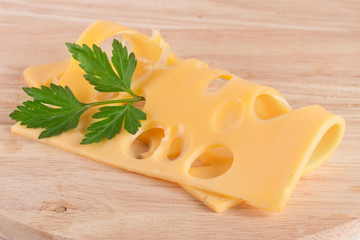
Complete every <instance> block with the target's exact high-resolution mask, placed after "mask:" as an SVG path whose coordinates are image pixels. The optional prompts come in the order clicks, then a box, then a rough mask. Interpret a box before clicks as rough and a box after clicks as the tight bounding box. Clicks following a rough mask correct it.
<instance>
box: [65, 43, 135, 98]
mask: <svg viewBox="0 0 360 240" xmlns="http://www.w3.org/2000/svg"><path fill="white" fill-rule="evenodd" d="M66 46H67V48H68V49H69V51H70V52H71V53H72V54H73V58H74V59H76V60H77V61H79V62H80V64H79V66H80V67H81V68H82V69H84V71H85V72H86V74H84V78H85V79H86V80H88V81H89V83H90V84H92V85H94V86H95V89H96V90H98V91H100V92H127V93H129V94H130V95H132V96H134V97H135V96H137V95H136V94H135V93H133V92H132V91H131V89H130V84H131V78H132V75H133V73H134V71H135V68H136V64H137V61H136V59H135V55H134V53H131V54H130V55H129V56H128V51H127V48H126V47H125V46H123V45H122V44H121V43H120V42H119V41H118V40H116V39H114V41H113V44H112V47H113V50H112V53H113V56H112V63H113V65H114V67H115V69H116V72H117V73H118V74H116V73H115V71H114V70H113V67H112V66H111V64H110V62H109V59H108V57H107V55H106V53H105V52H103V51H102V50H101V48H100V47H98V46H96V45H95V44H94V45H93V48H92V50H91V49H90V48H89V47H88V46H87V45H85V44H84V45H83V46H82V47H81V46H79V45H77V44H75V43H66Z"/></svg>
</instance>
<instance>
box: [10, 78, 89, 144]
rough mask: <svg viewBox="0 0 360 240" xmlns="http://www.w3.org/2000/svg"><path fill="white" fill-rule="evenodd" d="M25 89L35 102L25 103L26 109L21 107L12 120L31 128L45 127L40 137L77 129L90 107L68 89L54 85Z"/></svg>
mask: <svg viewBox="0 0 360 240" xmlns="http://www.w3.org/2000/svg"><path fill="white" fill-rule="evenodd" d="M23 90H24V91H25V92H26V93H27V95H29V96H30V97H33V98H34V101H25V102H23V106H18V107H17V108H18V110H15V111H13V112H12V113H11V114H10V117H11V118H12V119H14V120H16V121H19V122H21V123H20V124H21V125H26V126H27V127H28V128H45V129H46V130H44V131H43V132H41V134H40V136H39V138H48V137H52V136H57V135H59V134H61V133H62V132H65V131H68V130H70V129H73V128H76V127H77V125H78V123H79V119H80V116H81V114H83V113H84V112H85V111H86V110H87V109H88V108H89V107H90V106H88V105H86V104H84V103H81V102H79V101H78V100H77V99H76V98H75V96H74V95H73V93H72V92H71V90H70V88H68V87H65V88H64V87H62V86H57V85H55V84H51V85H50V87H46V86H41V89H39V88H23ZM45 104H49V105H45ZM51 106H52V107H51Z"/></svg>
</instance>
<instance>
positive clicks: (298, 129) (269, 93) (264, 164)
mask: <svg viewBox="0 0 360 240" xmlns="http://www.w3.org/2000/svg"><path fill="white" fill-rule="evenodd" d="M119 32H120V33H121V34H122V36H123V39H125V40H126V41H129V42H131V44H132V47H133V51H134V53H135V55H136V56H141V59H138V60H139V66H141V64H143V66H141V67H140V68H139V69H147V71H140V70H138V68H137V69H136V72H135V74H134V80H133V89H134V91H135V92H136V93H139V94H141V95H143V96H145V98H146V104H145V106H144V111H145V112H146V113H147V116H148V119H147V120H146V121H143V123H142V128H141V130H140V131H139V132H138V134H136V135H135V136H133V135H130V134H128V133H127V132H125V131H123V132H122V133H121V134H119V135H118V136H117V137H116V138H114V139H113V140H111V141H106V142H102V143H99V144H96V145H94V144H93V145H85V146H84V145H80V144H79V143H80V141H81V139H82V137H83V134H84V133H85V130H86V126H87V125H88V124H89V123H91V121H92V119H91V118H90V117H89V115H87V116H84V117H83V118H82V120H81V124H80V125H79V126H78V128H76V129H74V130H71V131H69V132H66V133H63V134H61V135H60V136H57V137H53V138H50V139H44V140H41V141H43V142H46V143H49V144H51V145H54V146H57V147H60V148H63V149H65V150H68V151H72V152H75V153H78V154H81V155H84V156H87V157H89V158H92V159H94V160H97V161H99V162H103V163H106V164H109V165H112V166H115V167H120V168H123V169H127V170H129V171H134V172H138V173H142V174H145V175H148V176H151V177H157V178H161V179H164V180H168V181H173V182H176V183H179V184H181V185H183V186H191V187H195V188H196V189H199V190H202V191H203V192H200V191H198V192H196V193H197V195H196V194H194V195H195V196H197V198H199V199H201V200H203V201H204V202H205V203H207V200H206V198H207V197H208V196H211V195H212V194H215V196H216V197H217V198H218V199H217V200H218V201H217V200H214V201H213V202H212V203H211V204H208V206H209V207H211V208H212V209H214V210H215V211H216V210H218V211H222V210H225V209H227V208H229V207H231V206H232V205H235V204H236V203H237V202H239V201H241V200H240V199H243V200H245V201H246V202H247V203H248V204H250V205H253V206H255V207H259V208H262V209H265V210H267V211H280V210H281V209H282V208H283V207H284V205H285V203H286V201H287V200H288V198H289V196H290V194H291V192H292V191H293V189H294V187H295V185H296V183H297V181H298V180H299V178H300V176H301V175H302V174H303V173H304V172H305V173H306V172H309V171H311V170H313V169H314V168H316V167H318V166H320V165H321V164H322V163H323V162H324V161H325V160H326V159H327V158H328V157H329V156H330V155H331V154H332V153H333V151H335V149H336V147H337V146H338V144H339V143H340V140H341V138H342V136H343V133H344V129H345V122H344V120H343V118H341V117H340V116H337V115H334V114H332V113H330V112H328V111H326V110H324V109H322V108H321V107H319V106H309V107H305V108H301V109H298V110H295V111H291V110H290V108H289V106H288V105H287V103H286V101H285V100H284V98H283V97H282V96H281V95H280V93H278V92H277V91H276V90H274V89H272V88H269V87H265V86H261V85H258V84H254V83H251V82H248V81H245V80H243V79H241V78H238V77H236V76H234V75H232V74H231V73H229V72H227V71H224V70H220V69H210V68H209V67H208V66H207V64H205V63H203V62H201V61H198V60H195V59H190V60H185V61H180V60H179V59H177V58H176V56H175V55H174V54H173V53H172V52H171V51H170V49H169V48H168V46H167V44H166V43H165V42H161V44H163V50H161V49H160V50H159V51H157V49H159V44H155V42H156V41H153V40H149V39H148V38H146V37H144V36H143V35H141V34H139V33H138V32H136V31H135V30H132V29H128V28H124V27H122V26H121V25H118V24H115V23H111V22H105V21H99V22H97V23H95V24H94V25H92V26H91V27H90V28H89V29H88V30H87V31H86V32H85V33H84V36H82V37H81V38H80V39H81V41H79V42H78V43H86V44H91V43H96V44H100V43H101V42H102V41H104V40H105V39H106V38H107V37H109V36H112V35H114V34H115V33H119ZM157 40H158V41H159V40H160V37H159V38H158V39H157ZM149 49H154V51H149ZM159 55H160V57H159ZM157 60H158V62H162V64H154V65H153V64H148V63H149V62H150V63H154V62H157ZM164 63H165V64H164ZM77 64H78V63H77V62H76V61H74V60H70V63H69V66H68V68H67V70H66V71H65V73H64V74H63V76H61V78H60V79H59V81H58V82H59V84H61V85H68V86H69V87H70V88H71V89H72V90H73V92H74V93H75V95H76V96H77V97H78V98H79V99H80V100H81V101H84V102H90V101H96V100H98V99H99V97H103V96H99V94H98V93H97V92H96V91H94V90H93V87H92V86H91V85H89V84H88V83H87V81H86V80H84V79H83V78H82V74H83V72H82V70H81V69H80V68H79V67H78V65H77ZM28 71H30V72H31V70H28ZM55 72H56V71H55ZM219 77H221V78H225V79H228V81H227V83H226V84H225V85H224V86H223V87H222V88H221V89H219V90H218V91H216V92H211V91H208V85H209V84H210V83H211V82H212V81H213V80H214V79H217V78H219ZM45 82H46V81H45ZM110 97H111V96H110ZM112 97H116V98H123V97H126V96H125V95H118V96H112ZM12 131H13V132H16V133H19V134H22V135H25V136H28V137H31V138H34V139H36V138H37V136H38V134H39V133H40V130H38V129H26V128H25V127H23V126H20V125H19V124H16V125H15V126H14V127H13V128H12ZM149 132H151V133H154V132H156V133H157V134H153V135H154V136H157V135H159V136H160V137H162V138H161V140H160V141H159V144H157V146H154V147H152V148H150V149H149V151H148V152H147V153H143V154H142V155H140V157H139V156H137V155H136V154H133V153H132V148H133V145H134V143H135V142H136V141H139V140H140V141H141V138H143V137H142V136H144V135H146V134H147V133H149ZM179 149H181V151H179ZM143 156H144V157H143ZM185 188H186V189H187V190H188V187H185ZM195 188H191V189H193V190H194V191H196V189H195ZM219 196H224V197H226V198H228V200H227V199H221V198H219ZM213 199H214V198H213ZM222 200H225V201H222ZM224 202H225V203H224Z"/></svg>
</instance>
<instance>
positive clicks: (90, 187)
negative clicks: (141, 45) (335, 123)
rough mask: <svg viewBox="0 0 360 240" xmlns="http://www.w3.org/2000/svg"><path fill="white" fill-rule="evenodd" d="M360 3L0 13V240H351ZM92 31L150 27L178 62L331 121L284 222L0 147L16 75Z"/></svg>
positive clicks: (24, 146)
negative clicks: (320, 112) (205, 67)
mask: <svg viewBox="0 0 360 240" xmlns="http://www.w3.org/2000/svg"><path fill="white" fill-rule="evenodd" d="M359 11H360V2H359V1H357V0H346V1H336V0H318V1H313V0H303V1H285V0H272V1H261V0H256V1H245V0H241V1H235V0H234V1H210V0H199V1H190V0H174V1H165V0H158V1H145V0H144V1H111V0H105V1H100V0H86V1H85V0H81V1H76V3H73V1H70V0H64V1H45V0H0V32H1V34H0V40H1V47H0V48H1V54H0V66H1V67H0V81H1V84H2V88H0V96H1V97H0V99H1V100H0V103H1V108H0V147H1V150H0V151H1V156H0V166H1V168H0V183H1V184H0V192H1V194H0V236H1V237H4V238H5V239H8V240H11V239H20V240H21V239H107V240H109V239H151V238H154V239H179V238H181V239H311V240H312V239H314V240H315V239H316V240H317V239H346V240H348V239H359V238H360V174H359V171H360V161H359V158H360V15H359ZM96 19H106V20H112V21H117V22H119V23H122V24H124V25H127V26H129V27H135V28H137V29H139V30H141V31H143V32H144V33H150V29H151V28H160V30H161V33H162V35H163V37H164V38H165V39H166V40H167V41H168V42H169V43H170V46H172V48H173V50H174V51H175V52H176V53H178V55H180V56H181V57H183V58H190V57H193V58H199V59H201V60H204V61H206V62H209V63H210V65H211V66H213V67H218V68H225V69H227V70H229V71H231V72H233V73H235V74H236V75H239V76H241V77H243V78H245V79H247V80H250V81H254V82H257V83H260V84H265V85H269V86H272V87H275V88H276V89H278V90H279V91H280V92H282V93H283V95H284V96H285V97H286V98H287V99H288V101H289V103H290V104H291V106H292V107H293V108H294V109H296V108H299V107H303V106H306V105H310V104H319V105H321V106H323V107H325V108H326V109H327V110H329V111H332V112H335V113H337V114H340V115H342V116H343V117H344V118H345V119H346V122H347V131H346V134H345V138H344V140H343V142H342V144H341V145H340V147H339V149H338V150H337V151H336V153H335V154H334V155H333V156H332V157H331V158H330V159H329V161H328V162H327V163H326V164H324V165H323V166H322V167H321V168H319V169H318V170H316V171H315V172H313V173H311V174H309V175H307V176H306V177H305V178H303V179H302V180H301V181H300V183H299V184H298V186H297V188H296V190H295V192H294V194H293V195H292V196H291V198H290V201H289V203H288V205H287V206H286V208H285V210H284V211H283V212H282V213H280V214H268V213H265V212H262V211H260V210H257V209H254V208H252V207H249V206H247V205H245V204H242V205H239V206H238V207H235V208H234V209H232V210H230V211H228V212H226V213H223V214H216V213H213V212H211V211H210V210H208V209H207V208H206V207H204V206H203V205H202V204H201V203H199V202H198V201H196V200H194V199H193V198H192V197H191V196H189V195H188V194H187V193H186V192H184V191H183V190H182V189H181V188H180V187H178V186H177V185H175V184H172V183H168V182H164V181H160V180H156V179H151V178H147V177H144V176H141V175H137V174H133V173H129V172H125V171H122V170H118V169H115V168H112V167H109V166H105V165H102V164H98V163H96V162H93V161H91V160H88V159H85V158H82V157H79V156H75V155H73V154H70V153H67V152H63V151H61V150H59V149H55V148H52V147H50V146H46V145H43V144H40V143H37V142H34V141H31V140H28V139H26V138H24V137H21V136H16V135H12V134H10V126H11V124H13V122H12V121H11V120H10V118H9V117H8V114H9V113H10V112H11V111H12V110H13V109H14V108H15V106H16V105H18V104H19V103H20V102H21V101H22V100H23V99H24V94H22V92H21V90H20V88H21V86H24V85H25V83H24V81H23V77H22V70H23V69H24V68H25V67H27V66H31V65H35V64H39V63H44V62H50V61H57V60H61V59H63V58H65V57H68V56H69V55H68V53H67V51H66V50H65V46H64V42H71V41H75V40H76V38H77V37H78V36H79V34H80V33H81V32H82V31H83V30H84V29H85V28H86V27H87V26H88V25H89V24H91V23H92V22H93V21H95V20H96Z"/></svg>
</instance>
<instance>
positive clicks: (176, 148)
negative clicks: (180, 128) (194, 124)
mask: <svg viewBox="0 0 360 240" xmlns="http://www.w3.org/2000/svg"><path fill="white" fill-rule="evenodd" d="M182 145H183V141H182V139H181V138H180V137H176V138H174V140H173V141H172V143H171V145H170V148H169V152H168V154H167V158H168V159H169V160H175V159H177V158H178V157H179V156H180V154H181V152H182Z"/></svg>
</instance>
